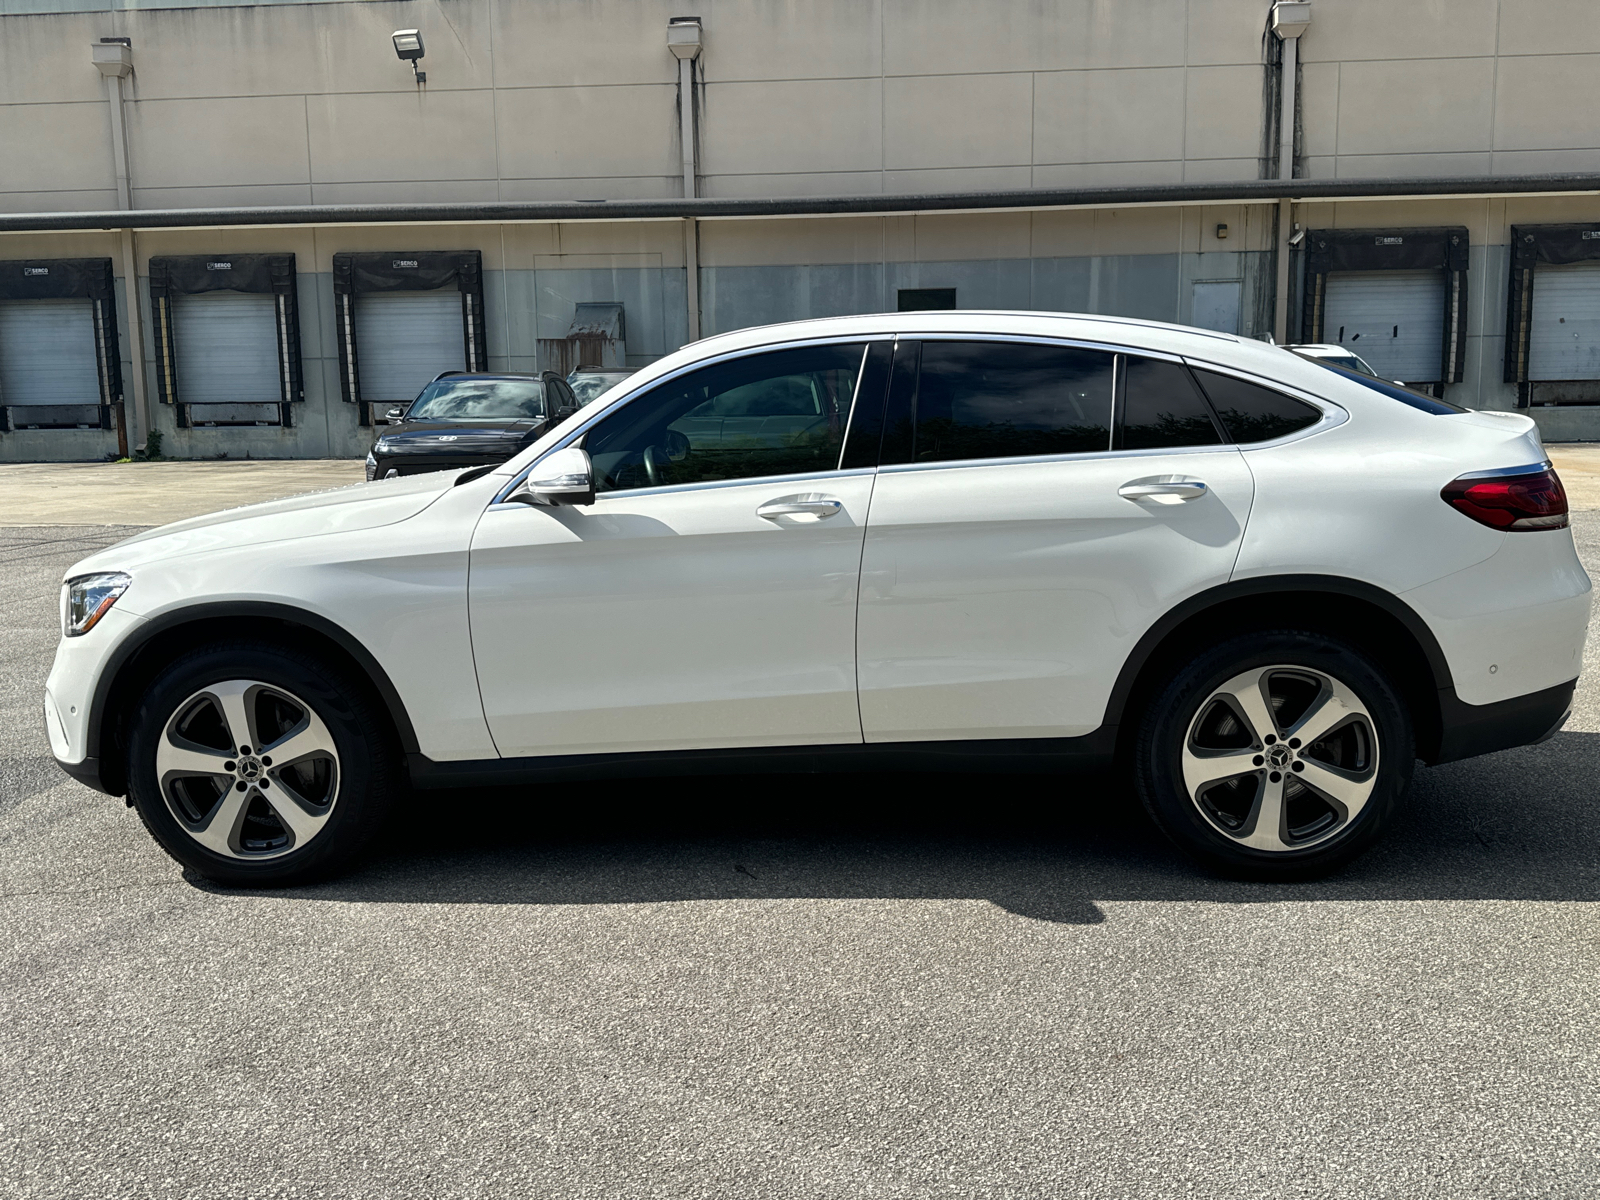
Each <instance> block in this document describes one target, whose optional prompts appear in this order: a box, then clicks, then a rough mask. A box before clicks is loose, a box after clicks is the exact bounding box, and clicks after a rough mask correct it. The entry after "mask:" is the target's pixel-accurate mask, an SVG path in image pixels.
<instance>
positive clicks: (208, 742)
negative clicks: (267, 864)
mask: <svg viewBox="0 0 1600 1200" xmlns="http://www.w3.org/2000/svg"><path fill="white" fill-rule="evenodd" d="M156 778H157V781H158V783H159V785H160V788H161V795H162V797H163V799H164V800H165V801H166V803H167V808H168V809H169V810H170V811H171V813H172V815H173V817H174V818H175V819H176V820H177V822H178V824H179V826H180V827H181V828H182V829H183V830H184V831H185V832H186V833H187V834H188V835H189V836H190V837H191V838H193V839H194V840H195V841H196V842H198V843H199V844H200V845H202V846H204V847H205V848H206V849H207V850H209V851H211V852H212V853H214V854H219V855H222V856H224V857H227V858H234V859H264V858H275V857H278V856H281V855H284V854H288V853H289V852H290V851H292V850H298V849H301V848H303V847H304V846H305V845H306V844H307V843H309V842H310V841H311V840H312V839H313V838H315V837H316V836H317V835H318V834H319V833H321V832H322V830H323V828H324V827H325V825H326V824H327V821H328V817H329V815H330V814H331V813H332V812H333V807H334V804H335V802H336V801H337V799H338V793H339V752H338V750H337V748H336V747H335V745H334V741H333V735H332V734H331V733H330V732H329V731H328V727H327V725H326V724H324V723H323V720H322V718H321V717H319V716H318V715H317V714H316V712H315V710H313V709H312V707H311V706H310V705H309V704H307V703H306V702H305V701H304V700H301V699H300V698H299V697H298V696H295V695H294V694H293V693H291V692H288V691H286V690H284V689H283V688H280V687H275V686H273V685H271V684H267V683H262V682H260V681H258V680H249V679H230V680H227V681H226V682H222V683H216V684H211V685H209V686H207V687H205V688H202V689H201V690H200V691H197V692H195V693H194V694H193V695H192V696H190V697H189V698H188V699H187V700H185V701H184V702H183V703H182V704H180V705H179V706H178V707H177V709H176V711H175V712H174V713H173V715H172V716H171V718H170V719H169V720H168V721H167V723H166V725H165V727H164V728H163V729H162V731H161V736H160V740H159V742H158V743H157V747H156Z"/></svg>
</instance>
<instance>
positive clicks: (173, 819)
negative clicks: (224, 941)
mask: <svg viewBox="0 0 1600 1200" xmlns="http://www.w3.org/2000/svg"><path fill="white" fill-rule="evenodd" d="M398 782H399V764H398V752H397V750H396V748H395V747H394V745H393V734H392V732H391V730H390V728H389V725H388V722H387V720H386V719H385V718H384V715H383V714H382V712H381V711H380V709H379V707H378V702H377V700H376V697H375V696H373V695H372V693H371V688H370V685H369V684H367V683H366V681H365V680H363V679H361V678H360V677H359V676H358V675H356V674H355V673H354V672H351V671H347V670H342V669H341V668H340V666H339V665H338V664H337V663H334V662H330V661H328V660H327V659H326V658H324V657H319V656H313V655H311V654H308V653H305V652H303V651H300V650H298V649H295V648H292V647H289V646H284V645H275V644H272V643H258V642H234V643H219V644H217V645H213V646H205V647H201V648H199V649H197V650H195V651H193V652H191V653H190V654H187V655H185V656H184V657H182V658H180V659H179V660H178V661H176V662H174V663H173V664H172V665H171V666H170V667H168V668H167V669H166V670H165V671H163V672H161V673H160V674H159V675H158V676H156V678H155V679H154V680H153V681H152V682H151V684H150V687H149V688H148V689H147V691H146V692H145V695H144V697H143V699H142V701H141V703H140V705H139V708H138V711H137V712H136V714H135V717H134V721H133V727H132V729H131V730H130V738H129V757H128V788H129V795H130V797H131V798H132V800H133V802H134V806H135V807H136V808H137V809H138V810H139V815H140V816H141V817H142V818H143V819H144V822H145V824H146V825H147V826H148V827H149V829H150V831H151V832H152V833H153V834H155V836H156V838H157V840H158V841H160V842H161V844H162V845H163V846H164V847H165V848H166V850H167V851H168V853H170V854H171V855H172V856H173V857H174V858H176V859H178V861H180V862H182V863H183V864H185V865H186V866H189V867H191V868H193V869H194V870H196V871H198V872H199V873H200V874H202V875H205V876H206V877H208V878H211V879H215V880H218V881H220V882H225V883H232V884H284V883H294V882H299V881H302V880H305V879H309V878H312V877H314V876H320V875H327V874H329V873H331V872H333V871H336V870H339V869H342V868H344V867H346V866H348V865H349V864H350V863H351V862H352V861H353V860H354V858H355V856H356V855H357V854H358V853H359V851H360V850H361V849H362V848H363V847H364V846H365V845H366V844H367V843H368V842H369V841H370V840H371V837H372V835H373V833H374V832H375V830H376V828H377V826H378V823H379V821H380V820H381V818H382V815H383V812H384V811H385V810H386V808H387V807H388V805H389V803H390V800H391V798H392V795H393V793H394V791H395V790H396V788H397V786H398Z"/></svg>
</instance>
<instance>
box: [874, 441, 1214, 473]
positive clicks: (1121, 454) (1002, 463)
mask: <svg viewBox="0 0 1600 1200" xmlns="http://www.w3.org/2000/svg"><path fill="white" fill-rule="evenodd" d="M1243 449H1244V447H1243V446H1238V445H1235V444H1234V443H1233V442H1213V443H1212V444H1211V445H1209V446H1155V447H1152V448H1148V449H1142V450H1082V451H1079V452H1078V453H1076V454H1027V455H1021V456H1014V457H1011V458H953V459H950V460H948V461H944V462H926V463H894V464H893V465H891V466H887V467H879V468H878V473H879V474H881V475H891V474H900V473H903V472H907V471H942V470H945V469H947V468H952V467H959V468H962V469H966V468H970V467H1020V466H1026V465H1027V464H1028V463H1070V462H1107V461H1109V460H1117V461H1121V460H1122V459H1125V458H1155V457H1157V456H1164V455H1172V454H1237V453H1238V452H1239V451H1240V450H1243Z"/></svg>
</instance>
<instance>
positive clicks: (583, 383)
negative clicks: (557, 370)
mask: <svg viewBox="0 0 1600 1200" xmlns="http://www.w3.org/2000/svg"><path fill="white" fill-rule="evenodd" d="M632 373H633V372H631V371H595V372H592V373H591V372H588V371H585V372H584V373H583V374H582V375H574V376H571V377H570V378H569V379H568V380H567V382H568V383H569V384H570V385H571V386H572V394H573V395H574V396H576V397H577V398H578V407H579V408H582V407H583V406H584V405H585V404H588V403H589V402H590V401H592V400H598V399H599V398H600V397H601V396H602V395H604V394H605V393H606V392H609V391H610V390H611V389H612V388H614V387H616V386H617V384H619V383H621V382H622V381H623V380H624V379H626V378H627V377H628V376H629V375H631V374H632Z"/></svg>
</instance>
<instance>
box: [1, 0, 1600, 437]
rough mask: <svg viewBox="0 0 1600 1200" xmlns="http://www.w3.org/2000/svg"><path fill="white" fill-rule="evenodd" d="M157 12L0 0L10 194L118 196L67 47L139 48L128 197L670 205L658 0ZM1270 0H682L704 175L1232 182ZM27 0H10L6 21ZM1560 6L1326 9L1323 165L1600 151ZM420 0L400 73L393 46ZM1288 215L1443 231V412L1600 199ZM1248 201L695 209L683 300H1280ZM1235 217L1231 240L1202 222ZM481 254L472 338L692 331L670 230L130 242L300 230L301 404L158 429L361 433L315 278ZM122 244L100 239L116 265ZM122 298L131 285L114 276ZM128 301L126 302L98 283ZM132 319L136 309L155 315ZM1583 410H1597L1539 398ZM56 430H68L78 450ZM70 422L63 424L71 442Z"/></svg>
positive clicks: (911, 183)
mask: <svg viewBox="0 0 1600 1200" xmlns="http://www.w3.org/2000/svg"><path fill="white" fill-rule="evenodd" d="M162 3H163V4H164V5H165V6H164V7H162V8H155V7H143V6H142V5H141V4H139V3H131V2H130V0H0V14H4V13H10V14H13V15H0V162H3V163H4V164H5V167H4V169H3V170H0V210H9V211H39V210H80V211H81V210H93V209H105V208H112V207H115V196H114V190H113V184H114V181H113V177H112V167H111V142H110V132H109V129H110V126H109V107H108V105H107V102H106V99H105V93H104V90H103V86H102V81H101V78H100V76H99V75H98V73H97V72H96V71H95V69H94V68H93V66H92V65H91V63H90V58H89V43H90V42H92V41H94V40H95V39H97V38H100V37H104V36H126V37H130V38H131V39H132V40H133V53H134V63H135V74H134V76H133V78H132V80H131V86H130V93H129V94H130V103H129V105H128V109H127V112H128V116H127V125H128V136H129V143H130V158H131V162H132V178H133V196H134V203H135V205H136V207H158V206H159V207H180V208H181V207H211V206H227V205H262V204H266V205H270V204H325V203H356V202H365V203H383V202H399V201H470V200H519V199H527V200H538V199H600V198H607V199H611V198H627V197H671V196H676V195H679V194H680V193H681V190H682V180H681V174H680V168H679V163H680V159H679V154H680V146H679V144H678V116H677V104H678V94H677V86H676V74H675V61H674V60H673V58H672V56H671V55H670V54H669V53H668V52H667V50H666V46H665V25H666V21H667V19H668V17H669V16H673V15H676V14H678V13H679V12H682V11H685V6H684V5H682V4H680V3H677V2H676V0H672V2H670V3H669V0H584V2H583V3H576V2H574V0H519V2H518V3H515V4H511V3H504V2H502V0H363V2H356V3H350V2H332V0H311V2H306V3H281V4H256V5H248V6H227V5H218V4H196V3H190V4H178V5H174V4H173V3H172V0H162ZM1268 8H1269V5H1268V3H1267V0H1145V2H1142V3H1139V4H1128V3H1126V2H1125V0H1057V2H1052V3H1043V2H1041V0H990V2H988V3H984V4H976V3H972V2H971V0H782V2H778V3H769V4H753V3H750V2H749V0H704V2H702V3H698V4H696V5H691V6H688V10H689V11H697V12H698V13H699V14H700V15H701V17H702V18H703V20H704V25H705V45H706V49H705V53H704V56H703V58H702V59H701V63H700V66H701V69H702V86H701V88H700V91H699V93H698V96H697V100H696V103H697V105H698V106H699V109H700V112H701V134H700V145H699V163H700V189H701V192H702V194H705V195H710V196H769V197H770V196H779V197H781V196H799V195H814V194H870V193H875V192H904V191H914V190H924V191H951V190H969V189H980V188H1026V187H1048V186H1071V185H1078V184H1083V185H1136V184H1141V183H1157V182H1176V181H1183V180H1227V179H1249V178H1256V177H1258V176H1259V175H1260V174H1262V173H1263V171H1264V170H1265V169H1266V164H1264V161H1263V159H1262V157H1261V155H1262V153H1263V141H1264V131H1265V129H1266V128H1267V125H1266V121H1265V114H1266V110H1267V103H1268V99H1269V93H1268V88H1267V85H1268V84H1269V83H1270V80H1271V72H1270V69H1269V68H1268V67H1266V66H1265V65H1264V53H1265V51H1264V41H1263V31H1264V26H1265V23H1266V18H1267V11H1268ZM29 14H31V15H29ZM1590 16H1592V5H1591V4H1589V3H1578V2H1577V0H1452V2H1451V3H1448V4H1447V3H1443V2H1442V0H1418V2H1416V3H1410V4H1404V5H1398V6H1396V5H1394V4H1392V3H1391V2H1390V0H1316V3H1315V5H1314V19H1313V24H1312V26H1311V28H1310V30H1309V31H1308V32H1307V33H1306V35H1305V37H1304V38H1303V39H1302V43H1301V54H1302V59H1303V69H1302V80H1301V82H1302V105H1301V118H1302V123H1303V142H1302V145H1301V157H1300V159H1299V161H1298V170H1299V171H1300V172H1301V173H1302V174H1306V175H1310V176H1314V177H1329V176H1373V175H1385V176H1402V177H1403V176H1418V177H1420V176H1436V175H1449V174H1459V173H1467V172H1472V173H1522V172H1531V171H1557V170H1600V123H1597V122H1596V121H1594V120H1593V117H1592V114H1593V112H1594V111H1596V108H1597V102H1600V25H1597V24H1596V23H1595V22H1593V21H1592V20H1589V19H1587V18H1588V17H1590ZM412 26H415V27H417V28H419V29H420V30H421V31H422V33H423V36H424V38H425V40H426V42H427V47H428V53H427V57H426V58H425V60H424V61H423V63H422V65H423V67H424V68H425V69H426V71H427V73H428V83H427V85H426V86H425V87H423V88H420V89H419V88H418V87H417V86H416V85H415V84H414V83H413V81H412V76H411V72H410V69H409V68H408V67H407V66H406V65H405V64H404V63H401V62H400V61H398V60H397V59H396V58H395V56H394V54H393V51H392V49H391V47H390V43H389V34H390V31H392V30H394V29H396V28H404V27H412ZM1294 219H1295V220H1296V221H1299V222H1300V223H1302V224H1304V225H1306V226H1308V227H1314V228H1324V227H1334V228H1362V227H1370V226H1379V225H1398V226H1408V225H1409V226H1417V225H1430V224H1440V223H1450V224H1465V225H1467V226H1468V227H1469V229H1470V232H1471V238H1472V245H1473V252H1472V266H1471V272H1470V291H1469V304H1470V310H1469V315H1470V320H1471V336H1470V340H1469V345H1468V367H1467V378H1466V380H1465V381H1464V382H1463V383H1462V384H1459V385H1455V386H1454V387H1453V388H1452V389H1451V394H1452V396H1453V397H1454V398H1456V399H1459V400H1461V401H1463V402H1465V403H1469V404H1482V405H1490V406H1502V407H1508V406H1510V405H1512V404H1514V403H1515V396H1514V394H1513V392H1512V390H1511V389H1509V388H1507V387H1506V385H1504V384H1502V383H1501V382H1500V356H1501V354H1502V353H1503V344H1502V343H1503V332H1502V331H1503V326H1504V304H1505V264H1506V249H1505V247H1506V241H1507V231H1508V228H1509V226H1510V225H1511V224H1512V223H1516V222H1528V223H1532V222H1536V221H1565V220H1597V221H1600V198H1596V197H1592V196H1591V197H1580V198H1572V199H1545V200H1534V199H1529V200H1498V201H1481V200H1478V201H1428V202H1406V203H1373V202H1369V203H1341V204H1311V205H1302V206H1298V207H1297V209H1296V212H1295V213H1294ZM1273 222H1274V217H1273V212H1272V209H1271V208H1270V207H1267V206H1254V207H1247V206H1217V207H1207V206H1193V207H1186V208H1164V209H1158V208H1131V209H1120V210H1110V209H1106V210H1096V211H1073V212H1034V213H1002V214H996V213H988V214H972V215H945V216H932V217H928V216H924V217H909V216H908V217H874V218H860V217H849V218H827V219H812V220H764V221H703V222H701V224H700V261H701V277H700V286H701V296H702V303H701V309H702V329H703V331H704V332H707V333H712V332H717V331H721V330H726V329H731V328H737V327H740V326H744V325H750V324H758V323H767V322H773V321H780V320H788V319H793V318H797V317H807V316H823V315H830V314H836V313H850V312H863V311H876V310H882V309H892V308H894V307H895V303H896V291H897V290H898V289H900V288H904V287H955V288H956V289H957V293H958V303H960V304H961V305H962V306H963V307H1004V308H1034V309H1038V308H1053V309H1054V308H1059V309H1070V310H1086V311H1093V312H1106V313H1121V314H1126V315H1133V316H1141V317H1153V318H1159V319H1165V320H1176V321H1187V320H1189V319H1190V317H1191V303H1192V296H1193V288H1194V284H1195V283H1196V282H1201V281H1208V280H1211V281H1216V280H1238V281H1239V285H1240V288H1241V295H1242V320H1241V332H1243V333H1245V334H1246V335H1249V336H1257V335H1260V334H1263V333H1265V332H1266V331H1267V329H1268V328H1269V327H1270V313H1271V306H1272V301H1273V289H1274V283H1273V277H1274V268H1273V255H1274V245H1275V243H1274V223H1273ZM1224 223H1225V224H1227V226H1228V227H1229V236H1228V237H1227V238H1226V239H1219V238H1217V237H1216V236H1215V230H1216V227H1217V225H1219V224H1224ZM430 248H434V249H463V248H474V249H479V250H482V251H483V254H484V261H485V267H486V279H485V290H486V296H485V299H486V305H487V316H488V322H489V349H490V359H491V366H492V367H495V368H500V369H514V370H530V369H536V368H539V367H543V366H546V365H548V364H547V363H545V362H542V361H540V359H539V349H538V344H539V342H540V340H541V339H544V338H559V337H561V336H562V335H563V334H564V333H565V331H566V326H567V322H568V321H569V320H570V318H571V312H572V306H573V305H574V304H576V303H578V302H581V301H584V300H619V301H621V302H622V303H623V304H624V306H625V309H626V312H627V321H628V353H629V361H630V362H631V363H634V364H636V365H637V364H642V363H644V362H647V361H649V360H650V359H652V358H654V357H657V356H659V355H660V354H663V353H666V352H667V351H669V350H671V349H673V348H675V347H676V346H677V345H679V344H681V343H682V342H683V340H684V339H685V338H686V337H687V329H688V315H687V311H686V307H685V295H686V287H685V279H684V273H683V264H684V255H683V241H682V230H681V227H680V225H679V224H678V223H676V222H639V223H595V224H581V223H568V224H542V225H541V224H523V225H506V226H496V225H463V226H432V227H423V228H393V227H390V228H309V227H298V228H284V229H250V230H238V231H214V232H204V231H172V232H164V233H147V234H140V235H138V237H137V257H138V261H139V264H140V270H141V271H143V270H144V269H145V265H146V264H147V262H148V259H149V257H150V256H151V255H153V254H180V253H208V254H209V253H218V254H225V253H241V252H244V251H249V250H276V251H283V250H292V251H293V252H294V253H295V254H296V255H297V257H298V260H299V269H300V273H301V285H300V286H301V325H302V328H301V335H302V345H303V348H304V355H305V375H306V384H307V398H306V402H305V404H303V405H301V406H299V408H298V409H297V420H296V425H295V427H294V428H293V429H284V430H279V429H223V430H217V429H205V430H195V431H191V432H178V431H174V430H172V428H171V420H170V417H171V413H170V411H169V410H163V411H161V412H159V413H158V415H157V418H156V419H157V424H158V427H163V428H165V429H166V431H167V433H168V435H169V436H168V438H167V448H168V450H169V451H171V452H174V453H184V454H195V455H210V454H215V453H221V452H224V451H226V452H228V453H230V454H243V453H249V454H261V455H301V454H325V453H332V454H356V453H361V452H363V451H364V449H365V446H366V444H367V442H368V441H369V440H370V438H371V431H370V430H363V429H361V428H359V427H358V426H357V424H356V414H355V410H354V408H353V407H352V406H349V405H344V404H342V403H341V402H340V401H339V399H338V386H337V371H336V369H335V364H334V362H333V359H332V357H331V353H332V291H331V281H330V278H329V274H328V272H329V269H330V263H331V257H332V255H333V253H335V252H337V251H341V250H363V249H372V250H388V249H430ZM100 253H105V254H111V255H113V256H114V255H115V245H114V244H113V242H112V239H111V238H110V236H109V235H102V234H85V235H62V236H59V237H53V238H44V237H37V236H34V235H3V236H0V258H21V257H29V256H36V255H37V256H52V255H57V254H60V255H68V254H71V255H78V254H100ZM119 270H120V262H119ZM137 290H138V293H139V295H140V296H141V300H142V303H143V304H144V305H145V306H146V307H148V303H149V301H148V294H147V292H146V290H145V287H144V284H143V280H141V282H140V287H139V288H138V289H137ZM124 319H125V312H124ZM145 328H146V331H147V332H146V337H147V340H148V336H149V333H148V331H149V328H150V326H149V322H148V321H147V322H146V323H145ZM1536 415H1538V416H1539V419H1540V420H1541V421H1543V422H1546V423H1547V424H1548V426H1549V428H1550V429H1551V430H1552V431H1556V430H1558V429H1559V430H1564V431H1566V434H1567V435H1576V434H1582V435H1583V436H1593V437H1600V407H1596V408H1594V409H1562V410H1553V409H1552V410H1546V411H1544V412H1540V413H1537V414H1536ZM104 440H105V439H104V438H103V437H101V436H100V435H99V434H94V433H78V432H73V431H60V432H56V431H50V432H43V431H41V432H38V433H32V434H26V435H24V434H17V435H13V436H7V437H5V438H0V457H5V458H19V457H21V458H25V457H57V456H60V457H89V456H92V454H91V453H90V452H91V451H92V452H93V453H101V452H103V451H102V449H101V448H100V443H101V442H102V441H104ZM80 443H81V445H80ZM80 451H81V452H80Z"/></svg>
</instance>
